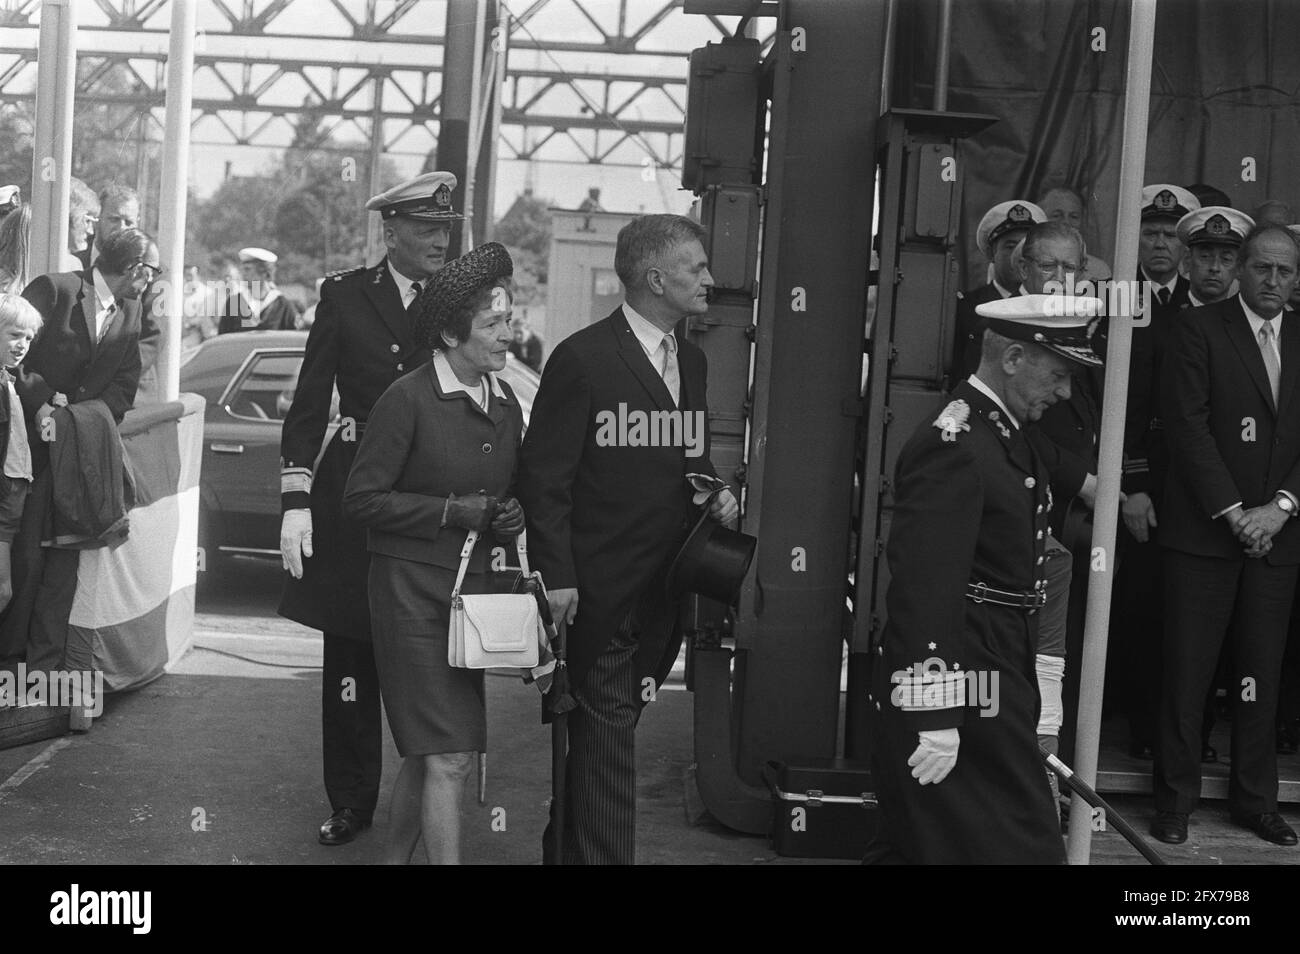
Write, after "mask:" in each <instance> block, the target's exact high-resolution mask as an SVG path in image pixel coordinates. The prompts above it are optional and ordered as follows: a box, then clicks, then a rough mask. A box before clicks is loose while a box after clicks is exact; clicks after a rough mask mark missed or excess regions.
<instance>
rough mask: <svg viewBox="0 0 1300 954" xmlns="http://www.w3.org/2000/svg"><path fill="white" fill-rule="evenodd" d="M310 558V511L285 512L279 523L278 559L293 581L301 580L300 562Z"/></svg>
mask: <svg viewBox="0 0 1300 954" xmlns="http://www.w3.org/2000/svg"><path fill="white" fill-rule="evenodd" d="M309 556H311V511H310V510H306V509H296V510H286V511H285V512H284V519H283V520H281V521H280V559H281V562H282V563H283V565H284V568H285V569H286V570H288V571H289V572H290V573H292V574H293V578H294V579H295V580H301V579H302V561H303V559H304V558H305V557H309Z"/></svg>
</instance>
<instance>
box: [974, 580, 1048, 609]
mask: <svg viewBox="0 0 1300 954" xmlns="http://www.w3.org/2000/svg"><path fill="white" fill-rule="evenodd" d="M966 599H968V600H970V601H971V602H972V603H995V604H997V605H998V606H1012V607H1015V608H1016V609H1023V610H1029V611H1030V612H1033V611H1034V610H1039V609H1042V608H1043V607H1044V606H1046V605H1047V589H1046V583H1040V584H1039V585H1038V588H1037V589H1034V590H1030V591H1029V592H1025V591H1023V590H999V589H997V588H996V587H992V586H989V585H988V584H987V583H967V584H966Z"/></svg>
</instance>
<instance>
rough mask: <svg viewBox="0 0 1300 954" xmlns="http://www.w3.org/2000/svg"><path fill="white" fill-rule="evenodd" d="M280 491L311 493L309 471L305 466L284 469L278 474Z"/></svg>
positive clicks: (284, 492) (285, 492)
mask: <svg viewBox="0 0 1300 954" xmlns="http://www.w3.org/2000/svg"><path fill="white" fill-rule="evenodd" d="M280 493H281V494H292V493H306V494H309V493H311V471H309V470H307V469H306V468H302V469H298V468H295V469H293V470H285V471H284V472H283V473H281V474H280Z"/></svg>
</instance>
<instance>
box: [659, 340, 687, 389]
mask: <svg viewBox="0 0 1300 954" xmlns="http://www.w3.org/2000/svg"><path fill="white" fill-rule="evenodd" d="M661 347H662V348H663V352H664V368H663V371H662V372H661V374H662V376H663V379H664V384H666V385H668V393H669V394H671V395H672V396H673V403H674V404H681V391H682V377H681V373H680V372H679V371H678V368H677V339H676V338H674V337H673V336H672V335H664V340H663V344H662V345H661Z"/></svg>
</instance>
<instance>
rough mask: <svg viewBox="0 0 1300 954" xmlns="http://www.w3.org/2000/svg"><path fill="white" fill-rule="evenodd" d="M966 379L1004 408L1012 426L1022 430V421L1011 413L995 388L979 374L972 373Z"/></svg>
mask: <svg viewBox="0 0 1300 954" xmlns="http://www.w3.org/2000/svg"><path fill="white" fill-rule="evenodd" d="M966 380H967V381H969V382H970V386H971V387H973V388H974V389H975V390H976V391H979V392H980V393H981V394H983V395H984V396H985V397H987V398H988V399H989V400H990V401H992V402H993V403H994V404H996V405H997V406H998V407H1000V408H1002V411H1003V413H1004V414H1006V416H1007V420H1009V421H1010V422H1011V424H1012V426H1013V427H1015V429H1016V430H1020V422H1019V421H1018V420H1016V416H1015V415H1014V414H1012V413H1011V411H1010V410H1009V409H1008V408H1007V406H1006V405H1005V404H1004V403H1002V398H1000V397H998V396H997V395H996V394H994V393H993V389H992V388H991V387H989V386H988V385H987V384H985V383H984V382H983V381H981V380H980V379H979V375H978V374H972V375H971V376H970V377H969V378H967V379H966Z"/></svg>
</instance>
